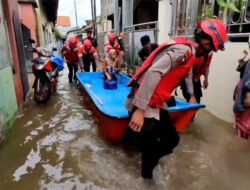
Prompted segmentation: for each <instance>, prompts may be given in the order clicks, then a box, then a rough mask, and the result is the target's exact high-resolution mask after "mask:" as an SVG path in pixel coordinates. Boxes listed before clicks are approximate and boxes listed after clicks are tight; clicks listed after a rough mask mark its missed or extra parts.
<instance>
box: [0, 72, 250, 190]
mask: <svg viewBox="0 0 250 190" xmlns="http://www.w3.org/2000/svg"><path fill="white" fill-rule="evenodd" d="M57 89H58V90H57V92H56V93H53V94H52V97H51V100H50V101H49V102H48V103H47V104H46V105H38V104H36V103H35V102H34V101H33V100H31V101H30V102H29V103H28V104H27V105H26V107H25V108H24V109H23V111H22V112H21V113H20V114H19V115H18V117H17V120H16V121H15V123H14V126H13V128H12V130H11V131H10V133H9V134H8V135H7V136H6V138H5V140H4V141H3V142H2V144H1V145H0V171H4V172H1V173H0V189H3V190H6V189H14V190H15V189H20V188H22V189H46V190H47V189H51V190H52V189H53V190H54V189H56V190H57V189H59V190H60V189H65V190H71V189H72V190H75V189H76V190H78V189H79V190H82V189H87V190H99V189H100V190H102V189H107V190H117V189H119V190H127V189H135V190H141V189H152V190H157V189H163V190H165V189H200V190H207V189H249V187H250V180H249V176H250V164H249V160H250V154H249V145H250V142H249V141H244V140H242V139H239V138H238V137H237V136H236V135H235V133H234V129H233V128H232V126H231V124H228V123H225V122H223V121H220V120H218V119H216V118H214V117H212V116H211V115H210V114H209V113H207V112H205V111H200V112H199V113H198V114H197V117H196V119H195V122H194V123H192V124H191V125H190V126H189V128H188V129H187V130H186V131H185V132H182V133H181V134H180V135H181V142H180V145H179V146H178V147H177V148H176V150H175V152H174V153H173V154H171V155H169V156H167V157H164V158H163V159H161V160H160V162H159V165H158V166H157V167H156V170H155V171H154V176H155V178H154V180H149V181H147V180H146V181H145V180H144V179H142V178H141V177H140V164H141V163H140V162H141V161H140V153H138V152H137V151H136V150H135V149H134V147H133V146H131V147H130V145H125V144H122V143H118V144H110V143H109V142H108V141H106V139H105V138H104V137H103V136H102V135H101V134H100V133H99V130H98V129H99V127H98V126H97V123H98V125H100V124H101V123H105V121H98V118H96V116H95V114H93V112H92V110H90V109H89V107H91V105H88V104H91V102H84V100H85V98H83V97H82V95H81V93H80V92H79V90H78V88H77V86H76V85H75V84H73V85H69V84H68V81H67V76H66V75H63V76H62V77H60V79H59V84H58V87H57ZM92 107H93V106H92ZM97 121H98V122H97ZM132 148H133V149H132Z"/></svg>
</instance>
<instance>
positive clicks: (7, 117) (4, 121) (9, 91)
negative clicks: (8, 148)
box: [0, 55, 17, 139]
mask: <svg viewBox="0 0 250 190" xmlns="http://www.w3.org/2000/svg"><path fill="white" fill-rule="evenodd" d="M1 56H2V55H1ZM16 112H17V102H16V95H15V89H14V83H13V76H12V69H11V66H10V65H8V66H6V67H4V68H2V69H0V139H1V138H2V135H3V134H5V133H6V132H7V131H8V130H9V129H10V128H11V125H12V123H13V121H14V116H15V114H16Z"/></svg>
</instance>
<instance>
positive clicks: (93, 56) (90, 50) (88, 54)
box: [81, 39, 98, 72]
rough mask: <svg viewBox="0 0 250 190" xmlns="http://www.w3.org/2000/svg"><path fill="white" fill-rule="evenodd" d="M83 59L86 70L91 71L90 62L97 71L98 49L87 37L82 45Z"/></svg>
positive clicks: (94, 70)
mask: <svg viewBox="0 0 250 190" xmlns="http://www.w3.org/2000/svg"><path fill="white" fill-rule="evenodd" d="M81 50H82V61H83V65H84V71H85V72H89V71H90V64H92V69H93V72H96V64H97V63H98V55H97V52H96V49H95V48H94V47H93V46H92V43H91V41H90V40H88V39H86V40H84V42H83V45H82V47H81Z"/></svg>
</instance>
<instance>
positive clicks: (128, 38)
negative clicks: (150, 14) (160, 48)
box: [123, 21, 158, 75]
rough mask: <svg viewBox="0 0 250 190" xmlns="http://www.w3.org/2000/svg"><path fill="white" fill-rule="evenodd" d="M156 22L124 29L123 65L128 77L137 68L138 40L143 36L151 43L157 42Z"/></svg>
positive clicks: (139, 43) (139, 44) (139, 45)
mask: <svg viewBox="0 0 250 190" xmlns="http://www.w3.org/2000/svg"><path fill="white" fill-rule="evenodd" d="M157 33H158V22H157V21H156V22H148V23H142V24H136V25H132V26H129V27H126V28H124V37H123V43H124V63H125V70H126V72H127V74H128V75H132V74H133V73H134V72H135V71H136V69H137V68H138V67H139V58H138V51H139V50H140V48H141V47H142V46H141V42H140V38H141V37H142V36H144V35H148V36H149V37H150V41H151V42H152V43H155V42H157Z"/></svg>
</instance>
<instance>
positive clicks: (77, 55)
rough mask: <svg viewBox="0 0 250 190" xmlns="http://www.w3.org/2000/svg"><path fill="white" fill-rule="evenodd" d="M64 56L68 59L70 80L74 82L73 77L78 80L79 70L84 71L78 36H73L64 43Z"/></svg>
mask: <svg viewBox="0 0 250 190" xmlns="http://www.w3.org/2000/svg"><path fill="white" fill-rule="evenodd" d="M61 54H62V57H64V58H65V59H66V62H67V65H68V68H69V75H68V77H69V82H70V83H72V77H73V76H74V80H75V81H76V80H77V79H76V72H77V70H81V71H83V63H82V51H81V48H80V46H78V38H77V37H76V36H71V37H70V38H69V41H68V42H66V43H65V44H64V46H63V47H62V49H61Z"/></svg>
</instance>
